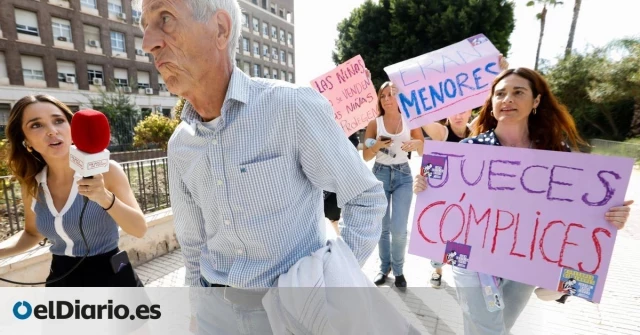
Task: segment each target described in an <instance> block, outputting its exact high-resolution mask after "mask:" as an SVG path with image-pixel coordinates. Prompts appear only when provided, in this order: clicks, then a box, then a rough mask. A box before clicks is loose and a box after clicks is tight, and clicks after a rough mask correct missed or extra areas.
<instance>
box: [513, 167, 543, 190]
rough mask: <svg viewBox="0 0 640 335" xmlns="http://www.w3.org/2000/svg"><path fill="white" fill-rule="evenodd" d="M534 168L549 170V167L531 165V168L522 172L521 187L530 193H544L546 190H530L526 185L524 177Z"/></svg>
mask: <svg viewBox="0 0 640 335" xmlns="http://www.w3.org/2000/svg"><path fill="white" fill-rule="evenodd" d="M533 168H543V169H545V170H549V168H548V167H546V166H542V165H531V166H529V167H527V168H526V169H524V171H522V176H521V177H520V185H522V188H524V190H525V191H527V192H529V193H544V192H545V190H541V191H536V190H533V189H530V188H528V187H527V185H525V184H524V175H525V174H526V173H527V171H528V170H529V169H533Z"/></svg>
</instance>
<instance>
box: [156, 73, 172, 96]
mask: <svg viewBox="0 0 640 335" xmlns="http://www.w3.org/2000/svg"><path fill="white" fill-rule="evenodd" d="M158 88H159V89H160V92H169V90H167V84H165V83H164V79H162V76H161V75H160V74H158Z"/></svg>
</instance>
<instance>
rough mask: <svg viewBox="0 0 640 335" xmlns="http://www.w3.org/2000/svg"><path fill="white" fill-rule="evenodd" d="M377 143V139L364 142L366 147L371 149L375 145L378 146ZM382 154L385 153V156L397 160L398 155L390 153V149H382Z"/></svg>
mask: <svg viewBox="0 0 640 335" xmlns="http://www.w3.org/2000/svg"><path fill="white" fill-rule="evenodd" d="M376 142H377V141H376V139H374V138H368V139H366V140H365V141H364V145H365V146H366V147H367V148H371V147H372V146H373V145H374V144H376ZM380 152H382V153H385V154H387V155H389V156H391V158H396V154H394V153H391V152H389V149H387V148H380Z"/></svg>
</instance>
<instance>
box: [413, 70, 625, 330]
mask: <svg viewBox="0 0 640 335" xmlns="http://www.w3.org/2000/svg"><path fill="white" fill-rule="evenodd" d="M471 135H472V136H473V137H471V138H468V139H465V140H462V142H461V143H471V144H484V145H496V146H510V147H517V148H530V149H538V150H552V151H571V149H574V150H575V149H577V147H578V144H581V143H583V141H582V140H581V139H580V137H579V135H578V132H577V130H576V126H575V123H574V121H573V118H572V117H571V115H570V114H569V112H568V111H567V109H566V108H565V107H564V106H562V105H560V104H559V103H558V101H557V100H556V98H555V97H554V96H553V94H552V93H551V91H550V89H549V86H548V84H547V83H546V81H545V80H544V78H543V77H542V76H541V75H540V74H538V73H537V72H535V71H533V70H530V69H527V68H517V69H509V70H506V71H503V72H502V73H501V74H499V75H498V76H497V77H496V78H495V80H494V81H493V84H492V86H491V93H490V95H489V97H487V100H486V101H485V104H484V106H483V107H482V110H481V111H480V115H479V116H478V119H477V122H475V124H474V126H473V131H472V134H471ZM426 189H427V181H426V179H425V177H424V176H420V175H418V176H416V179H415V183H414V192H415V193H419V192H422V191H425V190H426ZM632 203H633V201H625V202H624V204H623V206H618V207H612V208H611V209H609V211H608V212H607V213H606V216H605V219H606V220H607V221H608V222H609V223H611V224H612V225H613V226H615V227H616V228H618V229H621V228H622V227H624V224H625V223H626V221H627V219H628V217H629V211H630V208H629V205H631V204H632ZM452 268H453V274H454V280H455V284H456V290H457V293H458V301H459V303H460V306H461V307H462V311H463V317H464V332H465V334H483V335H484V334H501V335H502V334H508V333H509V331H510V330H511V328H512V327H513V325H514V324H515V322H516V320H517V318H518V317H519V316H520V313H522V311H523V310H524V308H525V306H526V304H527V302H528V301H529V298H530V297H531V294H532V293H533V291H534V289H535V287H533V286H531V285H527V284H524V283H520V282H516V281H513V280H508V279H503V278H497V277H493V276H490V275H487V274H482V273H478V272H474V271H469V270H466V269H461V268H457V267H452ZM485 290H491V291H492V292H491V295H486V296H485V295H484V294H483V291H485ZM536 293H538V292H536ZM547 293H549V292H547ZM561 295H562V294H561V293H560V294H559V296H556V297H554V300H555V299H557V298H560V297H561ZM487 299H491V301H487Z"/></svg>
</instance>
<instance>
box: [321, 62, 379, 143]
mask: <svg viewBox="0 0 640 335" xmlns="http://www.w3.org/2000/svg"><path fill="white" fill-rule="evenodd" d="M311 87H313V88H314V89H315V90H316V91H318V92H320V93H321V94H322V95H323V96H324V97H325V98H327V100H329V102H331V106H333V112H334V116H335V119H336V122H338V124H339V125H340V127H342V130H344V132H345V134H347V136H349V135H351V134H353V133H355V132H356V131H358V130H360V129H362V128H364V127H366V126H367V124H369V121H371V120H373V119H375V118H376V117H377V116H378V111H377V104H378V97H377V93H376V89H375V88H374V87H373V83H372V82H371V80H369V78H367V75H366V74H365V65H364V61H363V60H362V57H360V55H357V56H355V57H353V58H351V59H349V60H348V61H346V62H344V63H343V64H340V66H338V67H337V68H335V69H333V70H331V71H329V72H327V73H326V74H324V75H322V76H320V77H318V78H316V79H314V80H312V81H311Z"/></svg>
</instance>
